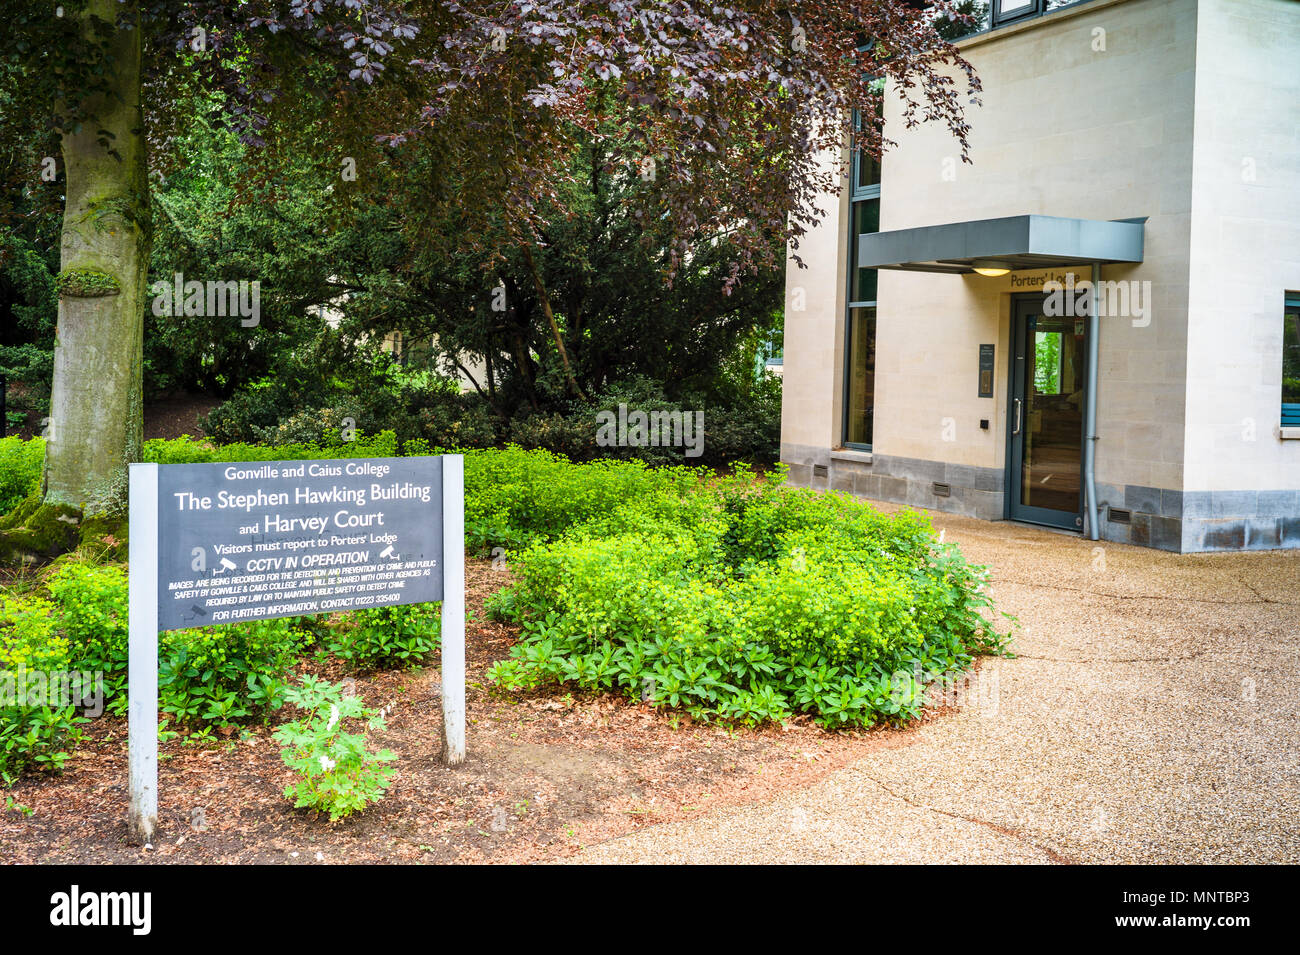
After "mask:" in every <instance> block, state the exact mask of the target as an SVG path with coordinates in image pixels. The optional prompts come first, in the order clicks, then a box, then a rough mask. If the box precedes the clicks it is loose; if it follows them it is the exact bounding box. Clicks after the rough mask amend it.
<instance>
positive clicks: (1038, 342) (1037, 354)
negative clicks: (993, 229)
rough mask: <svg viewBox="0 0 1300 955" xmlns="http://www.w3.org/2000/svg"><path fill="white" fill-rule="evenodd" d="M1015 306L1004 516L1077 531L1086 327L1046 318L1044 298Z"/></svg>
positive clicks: (1080, 521)
mask: <svg viewBox="0 0 1300 955" xmlns="http://www.w3.org/2000/svg"><path fill="white" fill-rule="evenodd" d="M1013 301H1014V304H1013V306H1012V343H1013V347H1012V350H1011V360H1012V367H1011V389H1010V392H1009V398H1010V401H1009V402H1008V408H1007V414H1008V418H1009V420H1008V428H1007V434H1008V435H1009V436H1010V439H1009V442H1008V459H1007V497H1008V501H1009V503H1008V507H1007V516H1008V517H1010V518H1011V519H1013V520H1021V521H1030V522H1032V523H1035V524H1049V525H1051V526H1053V527H1068V528H1076V527H1081V526H1082V524H1083V494H1082V493H1081V488H1082V485H1083V481H1082V477H1083V413H1084V388H1085V383H1086V381H1087V378H1086V375H1085V371H1086V369H1085V367H1084V363H1085V362H1086V361H1087V355H1088V350H1087V341H1086V338H1085V336H1086V335H1087V320H1086V319H1083V318H1072V317H1070V318H1061V317H1054V316H1047V315H1044V314H1043V301H1042V299H1041V298H1037V297H1036V298H1034V299H1015V300H1013Z"/></svg>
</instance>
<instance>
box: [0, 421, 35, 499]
mask: <svg viewBox="0 0 1300 955" xmlns="http://www.w3.org/2000/svg"><path fill="white" fill-rule="evenodd" d="M44 460H45V441H44V440H43V439H41V438H33V439H32V440H30V441H24V440H22V439H21V438H18V437H8V438H0V514H7V513H8V512H9V511H11V510H13V509H14V508H15V507H17V506H18V504H19V502H21V501H22V500H23V498H25V497H27V495H29V494H31V493H32V492H33V491H35V490H36V488H37V487H38V486H39V485H40V483H41V463H42V462H43V461H44Z"/></svg>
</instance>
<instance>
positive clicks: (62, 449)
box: [44, 0, 150, 516]
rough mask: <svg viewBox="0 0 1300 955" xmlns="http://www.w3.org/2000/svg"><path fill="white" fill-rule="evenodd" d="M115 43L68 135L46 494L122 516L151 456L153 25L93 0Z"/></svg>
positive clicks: (112, 1)
mask: <svg viewBox="0 0 1300 955" xmlns="http://www.w3.org/2000/svg"><path fill="white" fill-rule="evenodd" d="M124 9H126V10H127V11H128V13H127V16H128V19H130V20H132V21H134V29H123V28H120V27H119V28H117V29H116V30H115V31H114V33H113V36H112V39H111V41H110V46H109V51H110V54H111V57H112V60H111V69H112V75H111V78H110V88H109V91H108V92H106V93H103V94H100V95H96V96H94V97H92V98H91V99H89V100H87V102H86V103H85V104H84V106H85V112H86V114H87V115H88V116H90V117H91V118H90V119H88V120H86V121H85V122H83V123H82V125H81V127H80V129H78V130H77V131H75V132H72V131H65V132H64V133H63V136H62V152H63V161H64V170H65V175H66V182H67V187H66V188H67V194H66V203H65V206H64V215H63V235H62V262H61V271H60V277H59V319H58V329H57V341H56V345H55V351H54V383H53V392H52V394H51V399H50V427H49V431H48V432H47V439H48V440H47V444H46V452H45V480H44V501H45V504H46V505H50V506H66V507H72V508H76V509H78V510H81V511H82V512H83V513H84V514H86V515H87V516H90V515H94V514H112V513H114V512H117V511H120V510H121V509H122V508H123V507H124V506H125V503H126V491H127V465H128V464H130V463H131V462H132V461H138V460H139V459H140V450H141V445H142V443H143V435H144V419H143V411H142V408H141V401H142V369H143V364H144V355H143V353H144V308H145V301H146V295H147V282H148V268H149V244H150V219H149V190H148V181H147V176H146V160H145V138H144V116H143V114H142V111H141V108H140V97H141V88H140V72H141V71H140V57H141V33H142V31H141V29H140V23H139V13H138V8H137V6H136V4H135V3H128V4H122V3H119V0H89V2H88V3H87V4H86V9H85V11H84V13H83V14H82V17H83V20H82V24H83V26H82V29H83V30H89V29H90V26H89V23H90V19H89V18H90V17H99V18H100V19H102V20H107V21H109V22H115V21H116V22H120V18H121V16H122V13H123V11H124Z"/></svg>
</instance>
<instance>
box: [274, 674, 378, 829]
mask: <svg viewBox="0 0 1300 955" xmlns="http://www.w3.org/2000/svg"><path fill="white" fill-rule="evenodd" d="M285 698H286V700H287V701H288V702H289V703H292V704H293V705H294V706H295V707H297V708H298V709H299V710H300V711H302V712H303V713H304V714H305V715H304V716H303V717H302V718H300V719H298V720H295V721H294V722H292V723H286V724H285V725H284V726H281V727H280V728H279V729H277V730H276V731H275V738H276V741H277V742H279V743H282V744H283V745H284V749H283V750H281V754H280V755H281V758H282V759H283V760H284V764H285V765H286V766H288V767H289V768H290V769H291V770H293V771H294V772H295V773H297V774H298V777H299V778H298V781H297V783H295V784H293V785H290V786H286V787H285V789H284V795H285V797H286V798H288V799H292V800H294V807H295V808H304V807H305V808H308V809H314V810H316V811H317V812H328V813H329V817H330V822H335V821H337V820H339V819H342V818H343V817H344V816H348V815H351V814H352V813H354V812H356V811H357V810H360V809H364V808H365V807H366V806H367V805H369V804H370V803H372V802H377V801H378V800H379V799H381V798H382V797H383V795H384V791H385V790H386V789H387V788H388V784H389V780H390V778H391V776H392V774H393V768H392V767H391V766H386V765H384V764H385V763H388V762H391V761H392V760H394V759H396V758H397V757H396V755H395V754H394V753H393V752H392V751H391V750H382V751H380V752H378V753H372V752H370V749H369V746H368V742H367V732H366V730H363V731H362V732H359V733H353V732H349V731H348V725H349V723H353V724H355V723H357V722H362V721H364V723H365V725H366V727H367V729H370V730H382V729H384V721H383V718H382V716H381V715H380V714H378V713H375V712H374V711H373V710H369V709H366V707H365V704H364V703H363V702H362V701H361V698H360V697H359V696H345V695H344V693H343V688H342V686H341V685H339V686H336V685H333V684H330V683H326V682H324V681H321V680H316V679H314V678H312V677H310V676H308V677H304V678H303V681H302V686H301V687H290V688H289V690H288V691H287V692H286V694H285Z"/></svg>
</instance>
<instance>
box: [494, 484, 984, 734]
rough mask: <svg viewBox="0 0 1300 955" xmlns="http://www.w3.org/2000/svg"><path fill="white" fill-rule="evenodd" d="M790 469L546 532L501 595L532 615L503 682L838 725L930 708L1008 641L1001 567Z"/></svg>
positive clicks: (499, 677)
mask: <svg viewBox="0 0 1300 955" xmlns="http://www.w3.org/2000/svg"><path fill="white" fill-rule="evenodd" d="M779 481H780V475H773V476H772V477H770V478H769V479H767V480H764V481H758V482H755V481H754V480H752V479H751V478H750V476H748V475H747V474H745V473H743V472H742V473H741V474H740V475H738V476H737V477H735V478H733V479H730V480H726V481H722V482H720V483H718V484H716V485H714V486H712V487H699V488H696V489H694V490H693V491H692V492H690V494H688V495H687V498H688V499H690V502H689V504H687V505H686V506H684V507H683V514H684V515H685V516H686V518H687V519H686V520H685V521H684V522H683V523H681V524H677V525H673V524H672V523H671V522H669V521H667V520H664V519H663V517H662V516H655V515H650V514H647V512H646V509H645V508H644V507H643V506H642V505H640V504H637V503H633V504H631V505H629V506H628V507H627V508H626V509H623V510H620V511H618V512H617V513H614V514H611V515H608V516H607V517H605V518H603V519H601V520H598V521H594V522H589V523H587V524H584V525H579V526H577V527H575V528H572V529H571V530H570V531H569V532H568V533H567V534H565V535H563V536H561V537H560V538H559V539H558V540H556V541H554V542H552V543H535V544H534V545H533V546H531V547H530V548H528V549H527V550H525V551H524V552H523V553H522V554H520V555H518V556H517V557H516V558H515V559H514V561H513V565H512V566H513V568H514V571H515V573H516V576H517V578H518V581H519V582H518V583H517V584H516V585H515V587H514V588H513V589H512V590H511V591H510V592H509V593H508V594H506V595H503V596H501V597H498V598H497V599H496V600H494V601H493V603H492V605H491V607H490V609H491V610H492V612H494V613H496V614H498V615H508V616H511V617H513V618H514V619H516V620H518V621H519V622H521V623H522V624H523V626H524V629H525V637H524V639H523V641H522V642H521V643H520V644H519V645H518V646H517V647H516V648H515V649H514V651H513V652H512V658H511V659H510V660H506V661H501V662H499V663H498V664H496V665H495V667H494V668H493V670H492V672H491V679H493V680H494V681H495V682H497V683H498V684H499V685H501V686H502V687H505V688H508V689H528V688H531V687H535V686H537V685H539V684H542V683H548V682H554V683H564V684H573V685H576V686H578V687H580V688H582V689H586V690H590V691H615V692H621V693H624V694H626V695H628V696H629V697H632V698H634V699H644V700H648V701H651V702H653V703H654V704H656V705H665V706H671V707H681V708H683V709H685V710H687V711H688V712H690V713H691V714H692V715H694V716H696V717H699V718H703V719H719V720H725V721H728V722H738V723H751V724H752V723H759V722H764V721H781V720H783V719H785V718H787V717H788V716H789V715H790V714H792V713H794V712H805V713H809V714H810V715H812V717H813V718H814V719H816V720H817V721H818V722H819V723H821V724H822V725H823V726H826V727H828V728H836V727H845V726H870V725H872V724H874V723H876V722H880V721H888V722H903V721H906V720H908V719H911V718H914V717H915V716H917V715H918V714H919V713H920V711H921V709H922V707H923V705H924V700H925V689H926V687H927V686H928V685H929V684H932V683H934V682H936V681H944V680H948V679H951V678H952V677H953V676H955V675H956V674H958V673H960V672H963V671H965V670H967V669H969V668H970V666H971V665H972V663H973V660H974V657H975V656H976V655H977V654H980V653H990V652H1001V650H1002V648H1003V647H1004V643H1005V637H1004V636H1003V635H1000V634H999V633H998V632H997V631H996V630H995V629H994V628H993V626H992V625H991V623H990V622H989V617H990V616H991V613H990V611H991V600H990V598H989V596H988V590H987V578H986V574H985V571H984V570H983V568H979V567H975V566H973V565H971V564H969V563H967V562H966V561H965V560H964V559H963V558H962V557H961V555H960V553H959V552H958V551H957V549H956V548H955V547H953V546H952V545H942V544H939V543H938V541H937V540H935V537H934V534H933V531H932V529H931V528H930V526H929V523H928V521H927V520H926V519H925V518H924V517H922V516H920V515H918V514H915V513H914V512H908V511H903V512H900V513H899V514H897V515H885V514H882V513H880V512H879V511H877V510H875V509H874V508H871V507H870V506H869V505H867V504H865V503H863V502H861V501H857V500H854V499H852V498H848V497H843V496H837V495H818V494H814V493H811V492H806V491H794V490H789V489H784V488H781V487H779V486H778V483H779ZM702 503H703V504H704V505H705V508H704V509H705V511H707V512H708V513H709V514H710V515H711V516H709V517H708V518H707V519H704V518H702V515H701V512H700V510H699V508H700V506H701V504H702Z"/></svg>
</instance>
